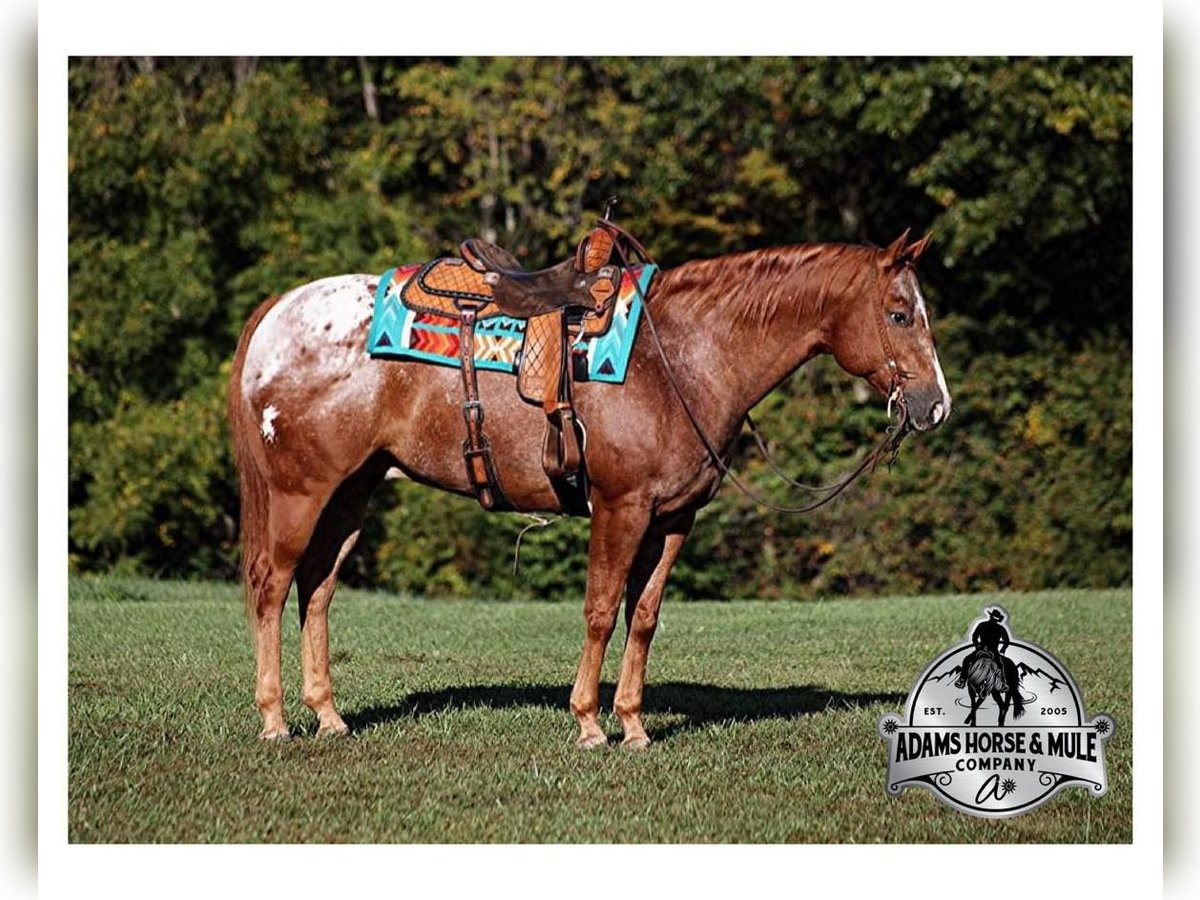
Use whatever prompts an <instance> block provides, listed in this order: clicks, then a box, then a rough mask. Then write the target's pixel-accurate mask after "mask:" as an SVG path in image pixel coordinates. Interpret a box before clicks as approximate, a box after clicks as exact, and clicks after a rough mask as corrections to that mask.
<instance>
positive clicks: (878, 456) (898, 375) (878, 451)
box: [599, 214, 911, 513]
mask: <svg viewBox="0 0 1200 900" xmlns="http://www.w3.org/2000/svg"><path fill="white" fill-rule="evenodd" d="M599 224H600V226H601V227H603V228H605V229H607V230H609V231H611V232H612V234H613V236H614V238H616V240H614V241H613V244H614V248H615V251H616V254H617V257H618V258H619V259H620V261H621V265H622V267H623V268H624V269H625V270H629V269H630V262H629V258H628V256H627V255H626V253H625V246H626V245H628V246H629V247H630V248H632V250H633V251H634V252H635V253H636V255H637V256H638V257H639V258H640V259H642V260H643V261H644V262H645V263H648V264H652V265H657V263H655V262H654V258H653V257H651V256H650V253H649V252H648V251H647V250H646V248H645V247H644V246H643V245H642V244H641V242H640V241H638V239H637V238H635V237H634V236H633V235H632V234H630V233H629V232H628V231H626V230H625V229H624V228H622V227H621V226H620V225H617V224H616V223H615V222H611V221H609V220H608V218H607V214H606V216H605V218H603V219H600V220H599ZM633 285H634V289H635V290H636V291H637V295H638V297H639V298H640V299H641V301H642V315H644V316H645V317H646V324H647V325H649V327H650V337H651V342H652V343H653V344H654V348H655V350H656V351H657V352H658V356H659V358H660V359H661V360H662V364H663V371H664V372H665V373H666V376H667V381H668V382H670V385H671V388H672V390H674V391H675V396H677V397H678V398H679V402H680V404H682V406H683V411H684V412H685V413H686V414H687V417H688V421H690V422H691V423H692V428H693V429H694V430H695V432H696V434H697V436H698V437H699V438H700V442H701V443H702V444H703V445H704V449H705V450H707V451H708V455H709V456H710V457H711V458H712V460H713V462H714V463H716V466H717V469H718V470H719V471H720V472H721V474H722V476H728V477H729V480H730V481H731V482H732V483H733V485H734V486H735V487H736V488H737V489H738V490H739V491H741V492H742V493H743V494H745V495H746V497H748V498H749V499H750V500H751V501H753V502H754V503H757V504H758V505H760V506H764V507H766V508H767V509H771V510H774V511H775V512H783V513H803V512H811V511H812V510H814V509H818V508H819V507H822V506H824V505H825V504H826V503H828V502H830V501H831V500H833V499H834V498H835V497H837V496H838V495H839V494H840V493H842V491H844V490H845V489H846V488H847V487H849V486H850V484H851V483H853V482H854V480H855V479H857V478H858V477H859V476H860V475H862V474H863V473H864V472H867V471H870V472H874V471H875V469H876V468H877V467H878V465H879V463H880V462H881V461H883V460H886V461H887V464H888V466H891V464H892V463H893V462H894V461H895V459H896V456H897V455H898V454H899V452H900V444H901V443H902V442H903V441H904V438H905V437H906V436H907V435H908V434H909V432H910V430H911V429H910V427H909V420H908V403H907V402H906V400H905V398H904V381H905V380H907V379H908V378H910V377H911V375H910V374H909V373H907V372H905V371H904V370H902V369H901V368H900V366H899V364H898V363H897V361H896V355H895V352H894V351H893V350H892V343H891V341H890V340H889V339H888V336H887V326H886V323H885V321H884V312H883V310H881V313H880V316H879V318H878V319H877V320H876V328H877V330H878V334H879V341H880V345H881V347H882V348H883V351H884V353H885V355H886V358H887V367H888V371H889V372H891V384H890V385H889V388H888V417H889V418H891V413H892V408H893V404H894V405H895V408H896V411H897V418H896V423H895V424H894V425H890V426H888V427H887V428H886V429H885V434H884V436H883V438H882V439H881V440H880V441H879V443H878V444H876V445H875V447H874V448H873V449H872V450H871V452H870V453H868V454H867V456H866V457H864V458H863V460H862V462H860V463H859V464H858V466H857V467H856V468H855V469H854V470H853V471H852V472H850V474H848V475H847V476H845V477H844V478H842V479H841V480H840V481H836V482H834V483H833V484H827V485H807V484H804V483H802V482H799V481H796V480H795V479H793V478H791V477H790V476H788V475H787V474H786V473H785V472H784V471H783V469H782V468H781V467H780V466H779V464H778V463H776V461H775V460H774V459H773V458H772V457H771V454H770V452H769V451H768V450H767V444H766V441H765V440H764V439H763V437H762V434H761V432H760V431H759V429H758V426H757V425H756V424H755V422H754V419H752V418H751V417H750V414H749V413H747V414H746V416H745V422H746V423H747V425H749V427H750V433H751V435H752V436H753V438H754V442H755V444H756V445H757V446H758V449H759V451H760V452H761V453H762V455H763V458H764V459H765V460H766V461H767V463H768V464H769V465H770V467H771V469H772V470H773V471H774V472H775V474H776V475H778V476H779V477H780V478H781V479H782V480H783V481H785V482H786V483H787V484H789V485H790V486H792V487H794V488H798V489H800V490H803V491H808V492H809V493H813V494H821V495H823V496H821V497H820V498H819V499H817V500H815V501H813V502H812V503H809V504H806V505H803V506H784V505H781V504H778V503H773V502H771V501H770V500H767V499H765V498H764V497H762V496H760V495H759V494H757V493H756V492H755V491H754V490H753V489H752V488H750V487H749V486H747V485H746V484H745V483H744V482H743V481H742V480H741V479H740V478H738V476H737V475H735V474H734V472H733V470H731V469H730V468H729V465H728V464H727V463H726V462H725V458H724V456H723V455H722V454H721V452H720V451H719V450H717V448H716V447H715V446H714V445H713V442H712V439H711V438H709V436H708V434H707V433H706V432H705V431H704V428H703V427H702V426H701V424H700V420H699V419H698V418H697V416H696V413H695V412H694V411H693V409H692V406H691V404H690V403H689V402H688V400H687V397H685V396H684V394H683V391H682V390H681V389H680V386H679V382H678V381H677V380H676V378H675V373H674V372H673V371H672V369H671V364H670V362H669V361H668V359H667V354H666V351H665V350H664V349H663V345H662V340H661V339H660V338H659V334H658V328H657V326H656V325H655V324H654V316H653V315H652V314H651V312H650V304H649V303H648V302H647V299H646V295H645V294H644V293H643V292H642V288H641V285H640V284H639V282H638V280H637V279H636V278H635V279H633Z"/></svg>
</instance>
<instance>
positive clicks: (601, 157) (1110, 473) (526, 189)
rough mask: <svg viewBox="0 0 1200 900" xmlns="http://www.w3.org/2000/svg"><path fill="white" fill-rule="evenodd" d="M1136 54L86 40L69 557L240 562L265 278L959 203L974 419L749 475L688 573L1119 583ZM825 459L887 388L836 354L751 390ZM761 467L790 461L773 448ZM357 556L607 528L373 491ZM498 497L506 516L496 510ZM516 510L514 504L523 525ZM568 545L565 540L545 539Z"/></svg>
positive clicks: (954, 311)
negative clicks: (232, 360) (257, 54)
mask: <svg viewBox="0 0 1200 900" xmlns="http://www.w3.org/2000/svg"><path fill="white" fill-rule="evenodd" d="M1131 69H1132V67H1131V62H1130V61H1129V60H1127V59H1095V58H1093V59H1084V60H1079V59H949V58H938V59H913V58H909V59H878V60H872V59H777V58H752V59H720V58H718V59H707V58H675V59H663V60H659V59H565V60H564V59H548V58H507V59H505V58H501V59H473V58H468V59H455V60H381V59H296V60H287V59H271V60H254V59H247V58H238V59H212V58H206V59H161V58H153V59H147V58H140V59H77V60H73V61H72V63H71V68H70V111H69V134H70V138H69V144H70V161H69V173H68V178H69V201H70V267H71V271H70V298H69V303H70V316H69V321H70V334H69V338H68V339H69V361H70V367H71V372H70V382H69V384H70V387H69V402H70V422H71V425H70V442H71V446H70V458H71V471H70V507H71V509H70V516H71V530H70V540H71V546H70V553H71V560H72V564H73V565H74V566H76V567H78V568H80V569H97V568H125V569H131V570H139V571H146V572H152V573H159V574H172V575H196V576H199V575H218V576H229V575H231V574H232V573H233V571H234V561H235V540H236V530H235V525H234V522H235V521H236V503H237V499H236V492H235V490H234V481H233V475H232V468H231V461H230V457H229V452H228V449H227V439H226V434H225V424H224V420H223V397H224V381H225V378H226V377H227V361H228V358H229V357H230V356H231V354H232V350H233V346H234V342H235V340H236V336H237V333H238V331H239V329H240V327H241V324H242V322H243V321H244V319H245V317H246V315H247V314H248V312H249V311H250V309H251V308H252V307H253V306H254V305H255V304H256V303H257V302H259V301H260V300H261V299H262V298H264V297H266V296H268V295H270V294H274V293H278V292H280V291H282V290H284V289H286V288H288V287H290V286H292V285H295V284H298V283H301V282H304V281H308V280H311V279H313V278H316V277H319V276H322V275H326V274H332V273H338V272H346V271H368V272H370V271H376V272H378V271H382V270H383V269H385V268H387V267H389V266H391V265H394V264H396V263H398V262H402V261H412V260H419V259H422V258H427V257H429V256H430V255H433V254H436V253H440V252H446V251H450V250H452V249H453V248H454V247H455V245H456V243H457V241H458V240H459V239H461V238H462V237H464V236H468V235H472V234H481V235H483V236H486V237H490V238H492V239H494V240H497V241H499V242H500V243H502V244H504V245H506V246H509V247H510V248H512V249H513V250H514V251H515V252H516V253H517V254H518V255H519V256H521V257H523V258H524V259H526V260H528V261H529V262H530V263H531V264H534V265H538V264H544V263H546V262H549V261H551V260H552V259H553V258H555V257H558V256H561V255H563V254H565V253H566V252H567V250H568V249H569V248H570V246H571V244H572V242H573V241H574V240H575V239H576V238H577V237H578V236H579V234H580V232H581V230H582V229H583V228H584V227H585V225H586V222H587V220H588V219H590V218H591V217H594V216H595V215H596V214H598V213H599V212H600V211H601V209H602V207H603V203H604V200H605V198H607V197H608V196H609V195H611V194H619V195H620V196H621V205H620V207H619V217H620V219H621V221H623V222H624V223H625V224H627V225H628V226H629V227H631V228H632V229H633V230H634V232H635V233H638V234H640V235H641V236H642V237H643V238H644V239H645V240H647V241H648V243H649V245H650V246H651V249H652V250H653V251H654V252H655V254H656V255H657V256H658V258H659V259H660V261H661V262H662V263H663V264H664V265H672V264H676V263H679V262H682V261H684V260H686V259H690V258H695V257H700V256H711V255H715V254H718V253H722V252H726V251H731V250H735V249H744V248H748V247H753V246H763V245H768V244H781V243H793V242H800V241H806V240H852V241H872V242H875V243H886V242H887V241H889V240H890V239H891V238H893V237H895V235H896V234H897V233H899V232H900V231H901V230H903V228H905V227H908V226H912V227H913V228H914V229H915V230H924V229H932V230H933V231H934V232H935V235H936V240H935V243H934V245H933V249H932V250H931V252H930V253H929V254H928V255H927V256H926V257H925V259H924V260H922V280H923V284H924V286H925V288H926V293H927V294H928V296H929V299H930V302H931V305H932V307H933V310H934V316H935V319H936V322H935V329H936V331H937V333H938V336H939V341H940V344H939V349H940V353H941V357H942V363H943V367H944V368H945V370H946V375H947V378H948V380H949V382H950V384H951V388H952V390H953V391H954V395H955V412H954V416H953V418H952V420H951V422H950V424H949V425H948V427H947V428H945V429H943V430H942V431H939V432H937V433H936V434H934V435H932V436H930V437H928V438H923V439H921V440H919V441H911V442H909V444H908V445H906V447H905V450H904V453H903V455H902V456H901V459H900V461H899V463H898V464H897V466H896V467H895V468H894V469H893V470H892V471H891V472H890V473H882V472H881V473H879V474H878V475H877V476H876V477H875V479H874V480H873V481H872V482H871V483H870V484H868V485H866V486H865V487H857V488H855V489H853V490H851V491H850V492H848V493H847V494H846V495H845V499H843V500H841V501H839V502H838V503H836V504H834V505H832V506H831V507H827V508H826V509H825V510H823V511H821V512H819V513H816V514H813V515H810V516H807V517H801V518H787V517H782V516H777V515H773V514H764V513H762V512H760V511H759V510H757V509H755V508H754V507H753V506H751V505H750V504H749V503H748V502H746V501H745V500H744V499H743V498H742V497H741V496H740V495H738V494H736V493H734V492H730V491H726V492H723V493H722V494H721V496H720V497H719V498H718V500H717V501H716V502H715V503H714V504H712V506H710V507H709V508H708V509H707V510H705V511H704V513H703V514H702V515H701V518H700V521H699V524H698V526H697V531H696V533H695V535H694V536H693V538H692V540H691V541H690V542H689V546H688V549H687V552H686V553H685V556H684V558H683V559H682V560H681V563H680V567H679V570H678V577H677V579H676V584H675V589H676V590H682V591H683V592H685V593H686V594H688V595H691V596H722V597H725V596H742V595H745V596H750V595H754V596H760V595H768V596H770V595H789V596H790V595H800V596H811V595H819V594H824V593H834V592H879V591H889V590H895V591H902V590H903V591H907V590H918V589H919V590H949V589H954V590H971V589H983V588H993V587H1013V588H1032V587H1039V586H1058V585H1065V584H1070V585H1080V586H1102V585H1114V584H1122V583H1127V582H1128V581H1129V579H1130V576H1131V559H1130V547H1131V537H1132V521H1131V507H1132V474H1131V472H1132V470H1131V465H1130V462H1131V447H1132V431H1131V429H1132V389H1131V383H1132V360H1131V350H1130V347H1131V340H1130V338H1131V328H1132V324H1131V264H1132V249H1131V240H1132V235H1131V231H1132V228H1131V226H1132V216H1131V180H1132V169H1131V156H1132V105H1131V77H1132V72H1131ZM757 415H758V417H759V418H760V420H761V421H762V424H763V427H764V429H765V430H766V432H767V433H768V434H770V435H771V436H772V438H773V439H774V440H775V441H776V442H777V446H775V447H774V448H773V449H774V450H776V451H777V452H778V453H779V454H780V455H781V457H782V458H783V459H784V460H786V462H787V464H788V465H789V466H790V467H791V468H792V469H794V470H795V472H796V473H797V474H798V475H802V476H806V477H809V478H814V479H819V478H829V477H830V476H832V475H835V474H837V473H839V472H841V471H842V470H844V468H845V466H846V464H847V462H848V461H849V459H850V456H851V455H852V454H853V453H854V452H855V450H856V449H857V448H859V447H861V446H863V445H864V444H866V443H867V442H868V441H869V440H870V439H871V437H872V436H873V435H874V434H875V433H876V432H877V430H878V428H879V427H880V425H881V420H882V417H881V415H880V410H879V407H878V403H877V402H876V401H875V400H873V399H871V398H869V397H867V396H866V395H865V394H864V393H863V392H862V391H861V390H860V389H859V388H857V387H856V385H854V384H853V383H852V382H851V381H850V380H849V379H848V378H847V377H846V376H844V375H843V374H842V373H840V371H839V370H837V369H836V367H835V366H833V365H832V364H828V363H824V362H817V363H815V364H812V365H810V366H809V367H806V369H804V370H802V372H801V373H800V374H799V375H797V376H796V377H795V378H793V379H792V381H791V382H790V383H789V384H787V385H785V387H784V388H783V389H782V390H780V391H778V392H776V394H774V395H772V396H771V397H770V398H768V400H767V401H765V402H764V404H763V405H762V408H760V410H759V411H758V412H757ZM738 459H739V465H740V467H741V468H742V469H743V470H744V471H746V472H748V473H749V476H750V478H751V480H753V481H755V482H757V483H760V484H761V485H762V486H763V489H764V490H767V491H768V492H769V491H771V490H773V489H774V488H773V487H771V486H770V485H771V481H770V479H769V478H767V477H765V473H764V472H763V471H762V469H763V466H762V465H761V463H758V462H757V461H756V460H755V458H754V456H753V455H751V454H749V453H743V454H740V455H739V458H738ZM376 508H377V510H379V511H381V512H382V515H377V516H374V517H372V519H371V524H370V526H369V529H370V533H369V534H368V536H367V539H366V540H364V541H363V542H362V544H360V550H359V551H358V552H357V554H356V557H355V559H354V563H353V566H351V567H349V568H350V569H351V570H352V571H350V572H349V573H348V574H349V576H350V578H351V579H352V580H354V579H358V580H360V581H364V580H370V581H371V582H372V583H374V584H377V585H381V586H391V587H393V588H396V589H404V590H411V591H414V592H421V593H435V594H437V593H459V594H483V595H495V596H513V595H520V594H526V595H534V596H559V595H571V596H573V595H574V594H575V593H577V592H578V591H579V590H581V589H582V576H583V558H584V557H583V555H584V551H585V541H584V535H585V534H586V524H585V523H580V522H562V523H560V524H558V525H556V526H555V527H554V528H552V529H545V530H540V531H534V532H531V533H530V535H528V536H527V537H526V541H525V549H524V552H523V555H522V570H521V574H520V576H519V577H517V578H515V579H514V578H513V577H512V575H511V573H510V568H509V567H510V559H511V555H510V554H511V544H512V537H513V536H514V535H515V533H516V531H517V530H518V528H519V527H520V526H521V525H523V524H524V523H523V522H522V521H520V520H512V521H511V522H509V523H508V525H507V526H506V527H508V528H509V529H510V533H505V531H504V529H503V528H502V529H499V530H497V529H495V528H494V527H488V528H485V527H484V518H483V513H481V512H479V511H478V510H477V509H475V508H474V507H473V505H472V504H471V503H470V502H468V501H460V500H457V499H454V498H450V497H448V496H447V495H443V494H436V493H433V492H429V491H426V490H422V489H419V488H413V487H399V488H393V487H392V486H390V485H389V486H388V487H387V488H385V489H383V490H381V491H380V493H379V495H378V497H377V503H376ZM495 521H496V520H490V521H489V523H488V524H489V526H494V525H495ZM501 521H507V520H501ZM552 548H553V550H554V552H549V551H550V550H551V549H552Z"/></svg>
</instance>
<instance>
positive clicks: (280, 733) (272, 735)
mask: <svg viewBox="0 0 1200 900" xmlns="http://www.w3.org/2000/svg"><path fill="white" fill-rule="evenodd" d="M258 739H259V740H260V741H271V742H272V743H276V744H283V743H286V742H287V741H290V740H291V739H292V733H291V732H290V731H289V730H288V729H287V728H286V727H284V728H264V729H263V730H262V731H260V732H259V734H258Z"/></svg>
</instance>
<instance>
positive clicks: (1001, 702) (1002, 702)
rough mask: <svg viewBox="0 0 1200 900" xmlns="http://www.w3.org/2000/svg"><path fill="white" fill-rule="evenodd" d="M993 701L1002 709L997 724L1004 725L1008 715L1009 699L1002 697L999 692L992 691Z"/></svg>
mask: <svg viewBox="0 0 1200 900" xmlns="http://www.w3.org/2000/svg"><path fill="white" fill-rule="evenodd" d="M992 699H993V700H995V701H996V706H998V707H1000V719H999V721H997V722H996V724H997V725H1003V724H1004V719H1005V717H1006V716H1007V715H1008V697H1006V696H1001V694H1000V692H999V691H992Z"/></svg>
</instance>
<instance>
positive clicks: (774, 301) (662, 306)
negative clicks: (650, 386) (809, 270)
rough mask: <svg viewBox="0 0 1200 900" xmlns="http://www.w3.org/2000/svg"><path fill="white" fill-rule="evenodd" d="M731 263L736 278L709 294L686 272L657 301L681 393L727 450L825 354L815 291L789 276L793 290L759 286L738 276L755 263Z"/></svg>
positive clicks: (723, 280) (727, 275) (661, 289)
mask: <svg viewBox="0 0 1200 900" xmlns="http://www.w3.org/2000/svg"><path fill="white" fill-rule="evenodd" d="M727 259H728V260H729V262H728V265H729V266H730V267H733V269H734V271H733V272H728V271H722V272H721V277H719V278H715V279H714V280H713V281H712V283H711V286H709V287H707V288H705V287H704V286H703V285H697V279H696V278H695V277H694V276H693V277H688V273H686V272H684V271H683V270H680V269H677V270H672V271H669V272H667V273H665V274H664V277H663V281H662V284H661V285H659V286H656V296H652V297H651V300H650V308H651V310H652V312H653V315H654V317H655V323H656V325H658V327H659V332H660V335H661V337H662V342H663V345H664V351H665V353H666V354H667V357H668V360H669V362H670V365H671V370H672V372H673V374H674V375H675V377H676V380H677V381H678V382H679V385H680V390H681V392H682V393H683V394H684V396H685V399H686V400H687V401H688V402H689V405H691V407H692V409H693V412H694V413H695V415H696V416H697V418H698V419H699V420H700V423H701V425H702V426H703V427H704V429H705V432H706V433H707V434H708V436H709V438H710V439H712V440H713V441H714V442H715V443H716V444H717V446H720V447H724V446H726V445H728V443H729V442H730V441H731V440H732V439H733V438H734V437H735V436H736V435H737V433H738V431H739V430H740V428H741V423H742V421H743V419H744V418H745V417H746V414H747V413H748V412H749V411H750V410H751V409H753V408H754V406H755V405H756V404H758V402H759V401H761V400H762V399H763V398H764V397H765V396H766V395H767V394H769V393H770V392H771V391H772V390H773V389H774V388H775V387H776V386H778V385H779V384H780V383H781V382H782V381H784V380H785V379H786V378H787V377H788V376H789V375H791V374H792V373H793V372H795V371H796V369H798V368H799V367H800V366H802V365H804V363H806V362H808V360H810V359H812V358H813V357H814V356H816V355H818V354H819V353H820V352H822V349H823V345H822V342H823V338H824V333H823V327H822V302H821V298H820V297H818V290H819V289H818V288H817V287H816V286H815V285H811V284H809V283H808V282H806V280H805V279H802V278H797V277H794V276H788V275H785V276H781V278H786V279H787V282H786V283H784V282H783V281H782V280H779V279H777V282H771V281H767V280H762V279H759V280H755V278H754V277H753V273H752V272H750V271H746V272H743V273H738V272H737V271H736V268H737V266H738V265H739V264H741V265H744V266H745V267H747V268H749V264H750V262H751V260H752V257H747V258H746V260H745V262H744V263H743V262H742V258H741V257H730V258H727ZM715 262H722V263H724V262H726V260H720V261H715ZM809 281H811V280H809ZM722 285H724V286H722ZM762 292H766V294H764V293H762ZM685 294H688V295H690V296H684V295H685ZM764 296H765V297H766V301H765V302H764Z"/></svg>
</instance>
